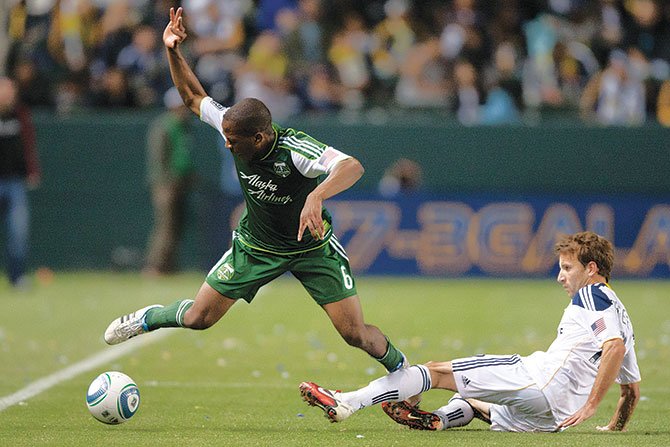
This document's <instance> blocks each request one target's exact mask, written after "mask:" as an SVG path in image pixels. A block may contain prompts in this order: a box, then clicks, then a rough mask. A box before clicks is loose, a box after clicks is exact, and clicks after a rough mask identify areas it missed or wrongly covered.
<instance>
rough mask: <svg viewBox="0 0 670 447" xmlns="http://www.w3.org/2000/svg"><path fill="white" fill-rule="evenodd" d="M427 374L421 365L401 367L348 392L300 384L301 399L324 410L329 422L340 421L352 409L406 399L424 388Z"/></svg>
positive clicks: (426, 387) (427, 379)
mask: <svg viewBox="0 0 670 447" xmlns="http://www.w3.org/2000/svg"><path fill="white" fill-rule="evenodd" d="M430 387H431V382H430V373H429V371H428V368H426V367H425V366H424V365H413V366H410V367H407V368H401V369H399V370H397V371H395V372H393V373H390V374H388V375H386V376H383V377H380V378H379V379H377V380H373V381H372V382H370V383H369V384H368V385H367V386H365V387H363V388H360V389H358V390H355V391H351V392H345V393H343V392H339V391H332V390H327V389H324V388H322V387H320V386H319V385H317V384H315V383H313V382H303V383H301V384H300V393H301V394H302V397H303V400H305V401H306V402H307V403H308V404H309V405H313V406H317V407H319V408H321V409H322V410H324V412H325V413H326V416H327V417H328V418H329V419H330V420H331V421H333V422H340V421H342V420H344V419H346V418H347V417H349V416H350V415H351V414H353V413H354V412H356V411H358V410H361V409H363V408H367V407H370V406H372V405H376V404H380V403H382V402H391V401H393V402H395V401H403V400H406V399H409V398H410V397H412V396H416V395H419V394H421V393H423V392H425V391H428V390H429V389H430Z"/></svg>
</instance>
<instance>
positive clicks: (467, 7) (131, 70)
mask: <svg viewBox="0 0 670 447" xmlns="http://www.w3.org/2000/svg"><path fill="white" fill-rule="evenodd" d="M171 6H183V7H184V11H185V13H184V15H185V22H186V23H185V25H186V28H187V31H188V33H189V38H188V39H187V41H186V43H185V44H184V46H183V49H184V51H185V53H186V55H187V57H188V58H189V61H190V62H191V64H192V66H193V67H194V68H195V71H196V74H197V76H198V78H199V79H200V80H201V81H202V83H203V84H204V86H205V89H206V90H207V92H208V93H209V94H210V95H211V96H212V97H214V98H215V99H216V100H217V101H219V102H221V103H223V104H230V103H232V102H234V101H236V100H238V99H241V98H243V97H248V96H253V97H257V98H259V99H261V100H263V101H264V102H266V104H267V105H268V106H269V108H270V110H271V111H272V112H273V114H274V116H275V118H276V119H277V120H282V119H286V118H288V117H291V116H294V115H296V114H300V113H306V112H322V111H335V110H366V109H370V108H379V107H382V108H398V109H402V110H405V109H422V110H426V109H429V110H441V111H449V113H450V114H452V115H453V116H454V117H456V118H457V119H458V120H459V121H460V122H461V123H463V124H466V125H474V124H498V123H510V122H520V121H523V120H525V119H529V117H530V118H532V117H534V116H541V114H542V113H543V112H544V111H553V110H557V111H564V110H566V111H569V112H570V113H574V115H575V116H577V115H578V116H580V117H582V119H584V120H586V121H589V122H595V123H601V124H604V125H638V124H642V123H645V122H653V121H657V122H660V123H662V124H663V125H670V64H669V61H670V2H666V1H662V0H523V1H522V0H369V1H358V0H255V1H254V0H225V1H224V0H183V1H181V2H177V1H168V0H8V2H2V6H0V9H5V10H4V11H1V12H2V14H0V17H2V20H3V23H2V24H1V26H2V30H3V32H4V33H6V35H7V38H6V39H5V38H4V36H0V41H2V44H0V74H2V72H5V73H7V74H8V75H10V76H11V77H13V78H14V79H15V80H16V81H17V83H18V85H19V89H20V94H21V98H22V100H23V101H24V102H25V103H27V104H28V105H31V106H46V107H50V108H53V109H54V110H56V111H57V112H59V113H63V114H67V113H70V112H73V111H78V110H82V109H87V108H106V109H109V108H151V107H156V106H160V105H162V102H161V101H162V98H163V94H164V93H165V92H166V91H167V90H168V89H169V88H170V86H171V85H172V83H171V80H170V75H169V70H168V67H167V62H166V58H165V55H164V48H163V45H162V40H161V36H162V32H163V28H164V27H165V24H166V23H167V20H168V10H169V8H170V7H171Z"/></svg>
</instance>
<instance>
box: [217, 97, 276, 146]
mask: <svg viewBox="0 0 670 447" xmlns="http://www.w3.org/2000/svg"><path fill="white" fill-rule="evenodd" d="M223 119H224V120H226V121H230V122H231V123H232V124H233V126H234V127H235V133H237V134H239V135H241V136H245V137H251V136H253V135H256V134H257V133H258V132H267V131H268V130H269V129H271V128H272V115H271V114H270V110H269V109H268V108H267V106H266V105H265V104H263V101H260V100H258V99H256V98H245V99H243V100H241V101H240V102H238V103H236V104H235V105H233V106H232V107H230V108H229V109H228V110H226V114H225V115H224V117H223Z"/></svg>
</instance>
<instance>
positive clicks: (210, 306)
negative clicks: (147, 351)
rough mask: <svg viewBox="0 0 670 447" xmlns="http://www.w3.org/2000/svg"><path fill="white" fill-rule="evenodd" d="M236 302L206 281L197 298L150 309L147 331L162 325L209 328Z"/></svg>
mask: <svg viewBox="0 0 670 447" xmlns="http://www.w3.org/2000/svg"><path fill="white" fill-rule="evenodd" d="M235 302H236V300H234V299H231V298H228V297H226V296H223V295H221V294H220V293H219V292H217V291H216V290H214V288H212V286H210V285H209V284H208V283H207V281H205V282H203V283H202V286H200V290H198V293H197V294H196V296H195V300H178V301H175V302H174V303H172V304H170V305H169V306H165V307H156V308H153V309H150V310H149V311H148V312H147V314H146V317H145V323H144V324H145V328H146V330H147V331H153V330H156V329H159V328H162V327H185V328H189V329H207V328H209V327H212V326H213V325H214V324H215V323H216V322H217V321H219V320H220V319H221V317H223V316H224V315H225V314H226V312H228V309H230V308H231V307H232V305H233V304H235Z"/></svg>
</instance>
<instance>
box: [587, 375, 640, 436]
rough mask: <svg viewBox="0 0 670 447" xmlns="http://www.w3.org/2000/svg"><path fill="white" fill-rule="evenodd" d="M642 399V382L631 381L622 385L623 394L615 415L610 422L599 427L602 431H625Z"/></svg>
mask: <svg viewBox="0 0 670 447" xmlns="http://www.w3.org/2000/svg"><path fill="white" fill-rule="evenodd" d="M639 400H640V384H639V383H629V384H624V385H621V395H620V397H619V402H618V403H617V407H616V410H615V411H614V415H613V416H612V419H611V420H610V422H609V424H607V425H605V426H604V427H597V428H598V430H600V431H625V430H626V425H627V424H628V421H630V418H631V417H632V416H633V411H634V410H635V407H636V406H637V403H638V402H639Z"/></svg>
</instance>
